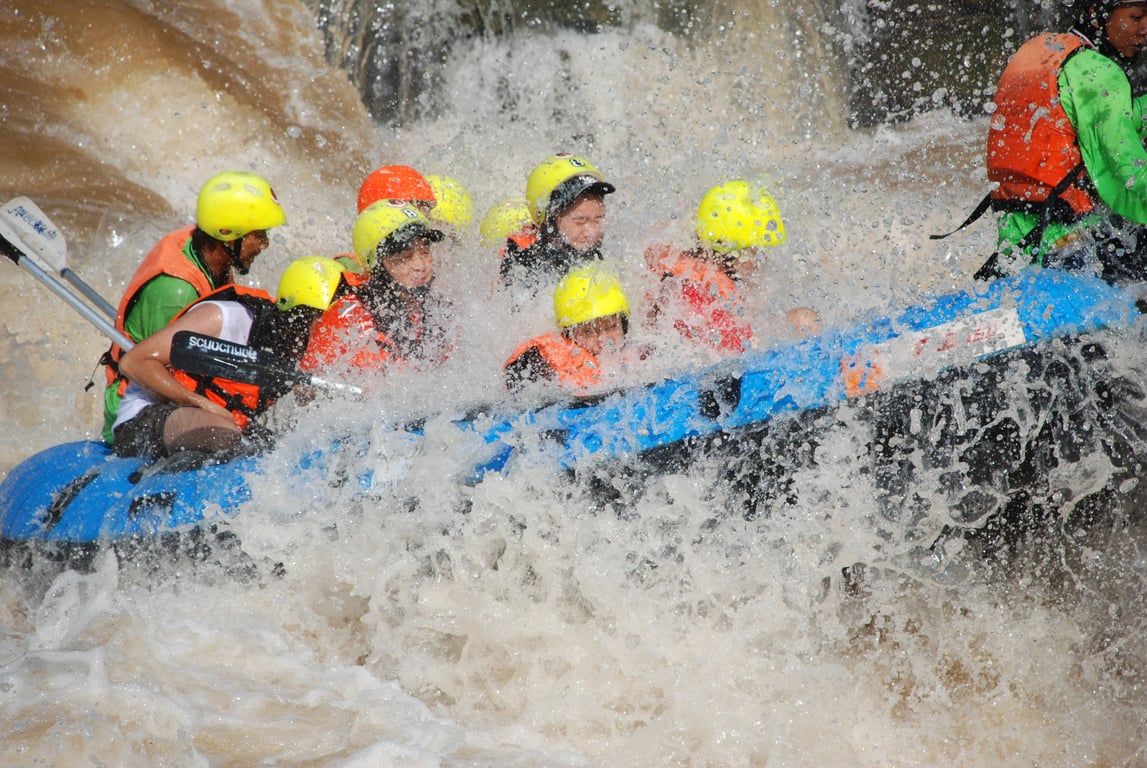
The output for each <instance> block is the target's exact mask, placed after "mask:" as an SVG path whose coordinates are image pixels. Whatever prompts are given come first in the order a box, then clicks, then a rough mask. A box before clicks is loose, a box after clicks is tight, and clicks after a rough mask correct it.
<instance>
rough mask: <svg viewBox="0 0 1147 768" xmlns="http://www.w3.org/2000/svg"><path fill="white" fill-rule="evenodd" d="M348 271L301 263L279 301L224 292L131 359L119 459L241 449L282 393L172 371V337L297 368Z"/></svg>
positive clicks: (126, 359)
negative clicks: (268, 355)
mask: <svg viewBox="0 0 1147 768" xmlns="http://www.w3.org/2000/svg"><path fill="white" fill-rule="evenodd" d="M343 272H344V270H343V268H342V266H341V265H339V264H338V263H337V262H335V261H334V260H333V259H327V258H323V257H320V256H308V257H304V258H302V259H296V260H295V261H293V262H291V264H290V265H288V267H287V269H286V270H284V272H283V275H282V277H281V278H280V280H279V287H278V299H277V300H273V299H272V298H271V296H270V295H268V294H267V293H266V292H264V291H261V290H258V289H254V288H244V287H242V286H238V285H231V286H226V287H224V288H220V289H218V290H216V291H213V292H211V293H209V294H207V295H206V296H204V297H202V298H200V299H199V300H198V301H196V302H194V303H193V304H191V305H190V306H189V307H187V308H186V309H185V310H184V311H183V312H182V313H181V314H180V315H179V316H177V317H176V318H175V320H173V321H172V323H171V324H170V325H168V326H167V327H166V328H164V329H163V330H160V331H158V332H156V333H153V334H152V335H150V336H148V337H147V338H145V339H144V340H142V341H141V342H140V343H139V344H137V345H136V346H134V347H133V348H132V349H131V350H130V351H128V352H126V353H124V356H123V358H122V359H121V360H120V368H121V369H122V370H123V372H124V374H125V375H126V376H127V377H128V378H129V379H130V381H131V384H130V386H129V387H128V388H127V392H126V393H125V394H124V397H123V402H122V403H121V404H120V408H119V415H118V417H117V419H116V422H115V425H114V430H115V451H116V453H117V454H118V455H120V456H146V457H149V458H156V457H159V456H170V455H172V454H173V453H176V452H178V451H186V450H195V451H207V452H220V451H226V450H229V449H233V448H235V447H237V446H238V445H239V443H240V441H241V440H242V439H243V437H244V436H245V435H247V434H250V433H251V430H252V426H253V424H254V422H252V419H254V418H255V417H256V416H258V415H260V414H261V413H263V412H264V411H265V410H266V409H267V408H268V407H270V405H271V404H272V403H273V402H274V401H275V399H276V398H277V397H278V396H279V395H281V394H283V392H282V391H281V390H280V389H279V388H278V387H258V386H256V385H253V384H246V383H242V382H235V381H230V380H226V379H218V378H210V377H206V376H198V375H191V374H189V373H186V372H184V371H180V370H177V369H175V368H172V366H171V348H172V339H173V337H174V336H175V334H176V333H178V332H179V331H192V332H194V333H199V334H203V335H205V336H213V337H215V338H218V339H222V340H223V341H229V342H233V343H236V344H243V345H248V346H251V347H255V348H256V349H260V350H267V351H269V352H272V353H274V354H275V355H277V356H278V357H280V358H282V359H283V360H285V361H289V362H293V363H298V361H299V360H300V358H301V357H302V355H303V351H304V350H305V348H306V345H307V339H308V337H309V335H310V332H311V327H312V325H313V324H314V322H315V321H316V320H317V319H318V317H319V316H320V315H321V314H322V312H323V311H324V310H325V309H326V308H327V307H329V306H330V303H331V301H332V300H333V299H334V297H335V294H336V292H337V291H338V290H339V288H340V286H341V285H342V275H343Z"/></svg>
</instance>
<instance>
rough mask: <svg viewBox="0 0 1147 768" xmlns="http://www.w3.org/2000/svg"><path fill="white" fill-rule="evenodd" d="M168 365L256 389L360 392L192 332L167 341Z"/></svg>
mask: <svg viewBox="0 0 1147 768" xmlns="http://www.w3.org/2000/svg"><path fill="white" fill-rule="evenodd" d="M171 365H172V366H173V367H175V368H178V369H180V370H181V371H186V372H187V373H191V374H195V375H197V376H212V377H215V378H220V379H230V380H231V381H239V382H243V383H245V384H255V385H257V386H260V387H272V388H276V387H291V386H294V385H296V384H306V385H310V386H314V387H321V388H323V389H333V390H339V391H343V392H349V393H351V394H356V395H358V394H362V390H361V389H359V388H358V387H355V386H351V385H349V384H342V383H339V382H335V381H328V380H326V379H322V378H319V377H318V376H312V375H310V374H309V373H304V372H303V371H300V370H299V369H297V368H296V367H295V366H294V365H292V364H291V363H289V362H288V361H286V360H284V359H282V358H280V357H277V356H275V355H273V354H271V353H270V352H267V351H266V350H262V349H255V348H254V347H248V346H245V345H243V344H235V343H233V342H230V341H224V340H223V339H218V338H216V337H214V336H205V335H203V334H199V333H193V332H192V331H179V332H177V333H176V334H175V335H174V336H172V338H171Z"/></svg>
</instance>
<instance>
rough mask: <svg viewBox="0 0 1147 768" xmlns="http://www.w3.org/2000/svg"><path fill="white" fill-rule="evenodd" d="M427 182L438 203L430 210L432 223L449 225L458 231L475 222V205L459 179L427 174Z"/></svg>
mask: <svg viewBox="0 0 1147 768" xmlns="http://www.w3.org/2000/svg"><path fill="white" fill-rule="evenodd" d="M426 181H428V182H429V183H430V187H431V189H433V190H434V198H435V199H436V200H437V201H438V202H437V203H435V204H434V208H432V209H431V210H430V215H429V218H430V221H432V222H434V223H436V224H449V225H450V226H452V227H455V228H457V229H465V228H466V227H468V226H470V222H471V221H473V220H474V203H473V201H472V200H471V199H470V193H469V192H467V191H466V187H464V186H462V184H461V182H459V181H458V180H457V179H452V178H450V177H449V176H442V175H440V174H436V173H428V174H426Z"/></svg>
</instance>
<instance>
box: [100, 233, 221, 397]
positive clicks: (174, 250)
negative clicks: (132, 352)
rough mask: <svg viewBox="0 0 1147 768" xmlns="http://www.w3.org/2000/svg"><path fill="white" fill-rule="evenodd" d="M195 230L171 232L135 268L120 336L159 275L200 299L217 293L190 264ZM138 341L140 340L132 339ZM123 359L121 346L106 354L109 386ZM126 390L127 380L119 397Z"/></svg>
mask: <svg viewBox="0 0 1147 768" xmlns="http://www.w3.org/2000/svg"><path fill="white" fill-rule="evenodd" d="M194 231H195V227H194V226H193V225H192V226H186V227H181V228H180V229H177V230H175V231H174V232H170V233H168V234H166V235H164V236H163V239H161V240H160V241H159V242H158V243H156V245H155V247H154V248H152V249H151V251H150V252H149V253H148V254H147V256H145V257H144V259H143V261H142V262H140V265H139V267H138V268H137V269H136V271H135V274H134V275H132V278H131V282H129V283H128V285H127V288H126V289H125V290H124V292H123V298H122V299H121V300H120V303H119V309H118V310H117V312H116V319H115V327H116V329H117V330H119V331H120V332H121V333H124V334H125V335H126V334H127V330H126V329H125V328H124V323H125V322H127V315H128V312H130V311H131V308H132V307H133V306H134V305H135V301H136V299H137V298H138V296H139V292H140V291H141V290H143V287H144V286H145V285H147V284H148V283H149V282H151V281H152V280H154V279H155V278H157V277H159V276H160V275H170V276H171V277H177V278H179V279H180V280H186V281H187V282H188V283H190V284H191V286H192V287H193V288H194V289H195V292H196V293H198V294H199V295H200V296H204V295H206V294H208V293H210V292H211V291H212V290H214V288H215V286H213V285H212V284H211V280H210V279H209V278H208V277H207V275H205V274H203V270H201V269H200V268H199V266H198V265H196V264H195V263H193V262H191V261H189V260H188V259H187V256H186V255H185V254H184V253H183V246H185V245H186V244H187V241H188V240H189V239H190V238H191V233H192V232H194ZM132 341H136V342H138V341H139V339H132ZM122 356H123V350H122V349H120V347H119V345H118V344H112V346H111V349H109V350H108V351H107V357H108V359H109V360H110V362H108V364H107V366H106V371H105V373H106V375H107V383H108V385H109V386H110V385H111V384H112V383H113V382H115V381H116V379H120V376H119V360H120V358H121V357H122ZM126 388H127V381H126V380H124V379H120V389H121V391H120V394H121V395H122V394H123V391H122V390H124V389H126Z"/></svg>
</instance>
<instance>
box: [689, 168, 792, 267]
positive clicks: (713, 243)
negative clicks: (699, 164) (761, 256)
mask: <svg viewBox="0 0 1147 768" xmlns="http://www.w3.org/2000/svg"><path fill="white" fill-rule="evenodd" d="M697 237H698V238H699V239H700V240H701V244H702V245H704V246H705V247H706V248H710V249H712V250H714V251H717V252H718V253H732V252H733V251H739V250H742V249H744V248H761V247H765V246H770V245H780V244H781V243H783V242H784V241H785V224H784V222H783V221H781V212H780V209H779V208H778V207H777V201H776V199H775V198H773V196H772V195H771V194H769V192H768V190H766V189H765V188H764V187H763V186H760V185H758V184H753V183H750V182H748V181H743V180H736V181H726V182H725V183H723V184H718V185H717V186H715V187H713V188H712V189H710V190H709V191H708V192H706V193H705V196H704V197H703V198H701V204H700V205H699V206H697Z"/></svg>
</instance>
